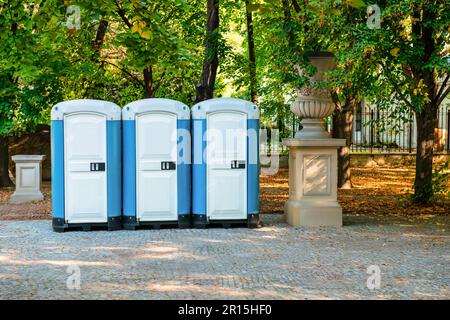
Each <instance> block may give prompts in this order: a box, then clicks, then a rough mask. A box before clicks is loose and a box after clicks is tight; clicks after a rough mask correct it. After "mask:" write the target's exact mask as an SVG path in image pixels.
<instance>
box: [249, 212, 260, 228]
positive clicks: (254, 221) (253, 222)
mask: <svg viewBox="0 0 450 320" xmlns="http://www.w3.org/2000/svg"><path fill="white" fill-rule="evenodd" d="M247 226H248V227H249V228H251V229H254V228H259V227H260V225H259V213H253V214H249V215H248V218H247Z"/></svg>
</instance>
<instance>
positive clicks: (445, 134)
mask: <svg viewBox="0 0 450 320" xmlns="http://www.w3.org/2000/svg"><path fill="white" fill-rule="evenodd" d="M287 120H288V121H286V122H287V123H286V126H285V128H284V131H282V132H279V135H277V136H276V138H275V139H273V138H274V137H275V136H274V129H269V128H263V129H264V133H262V136H261V149H260V150H261V153H262V154H271V153H283V152H286V151H287V150H286V147H285V146H284V145H283V144H282V143H281V140H282V138H283V137H293V136H294V135H295V132H296V131H297V130H299V126H300V121H299V120H298V118H297V117H293V118H292V119H287ZM325 123H326V124H327V130H328V131H329V132H330V133H331V131H332V130H333V127H332V123H333V121H332V118H331V117H330V118H329V119H327V120H326V121H325ZM449 128H450V109H445V108H440V109H439V112H438V127H437V128H436V129H435V134H434V152H435V153H437V154H439V153H444V154H445V153H446V154H448V153H450V130H449ZM416 131H417V127H416V123H415V120H414V114H413V113H409V114H406V115H405V114H404V115H401V116H397V117H393V115H392V114H391V113H390V112H389V111H383V110H377V109H373V110H367V109H366V110H364V109H363V108H362V107H360V108H359V110H356V112H355V114H354V121H353V132H352V138H351V152H353V153H414V152H416V146H417V143H416Z"/></svg>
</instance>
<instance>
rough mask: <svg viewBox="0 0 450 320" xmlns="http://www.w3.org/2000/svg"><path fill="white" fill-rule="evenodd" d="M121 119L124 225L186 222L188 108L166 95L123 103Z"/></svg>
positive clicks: (154, 225)
mask: <svg viewBox="0 0 450 320" xmlns="http://www.w3.org/2000/svg"><path fill="white" fill-rule="evenodd" d="M122 119H123V148H124V155H123V156H124V166H123V176H124V180H123V195H124V196H123V199H124V211H123V215H124V221H123V226H124V228H125V229H131V230H134V229H135V228H136V227H138V226H142V225H149V226H152V227H154V228H159V227H160V226H161V225H170V224H178V226H179V227H180V228H184V227H189V226H190V213H191V212H190V203H191V202H190V197H191V171H190V170H191V168H190V164H191V140H190V110H189V107H188V106H186V105H185V104H183V103H181V102H178V101H175V100H170V99H157V98H153V99H142V100H138V101H135V102H132V103H130V104H128V105H126V106H125V107H124V108H123V110H122Z"/></svg>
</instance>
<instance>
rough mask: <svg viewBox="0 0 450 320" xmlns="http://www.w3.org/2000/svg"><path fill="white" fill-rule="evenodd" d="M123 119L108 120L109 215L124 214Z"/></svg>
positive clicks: (107, 169) (107, 171)
mask: <svg viewBox="0 0 450 320" xmlns="http://www.w3.org/2000/svg"><path fill="white" fill-rule="evenodd" d="M121 125H122V121H120V120H111V121H106V164H107V165H106V175H107V211H108V217H120V216H121V215H122V133H121Z"/></svg>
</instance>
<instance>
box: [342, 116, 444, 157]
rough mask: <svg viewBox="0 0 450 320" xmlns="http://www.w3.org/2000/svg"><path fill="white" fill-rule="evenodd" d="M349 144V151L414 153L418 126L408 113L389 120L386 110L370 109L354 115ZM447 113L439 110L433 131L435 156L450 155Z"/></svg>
mask: <svg viewBox="0 0 450 320" xmlns="http://www.w3.org/2000/svg"><path fill="white" fill-rule="evenodd" d="M353 127H354V128H353V133H352V141H351V151H352V152H368V153H383V152H384V153H413V152H416V148H417V140H416V132H417V125H416V122H415V120H414V114H413V113H410V114H407V115H403V116H402V117H398V118H397V119H392V117H391V115H390V114H389V112H387V111H380V110H370V111H368V112H360V113H356V114H355V121H354V124H353ZM449 128H450V110H445V109H440V110H439V114H438V127H437V128H435V130H434V151H435V153H450V145H449V144H450V132H449Z"/></svg>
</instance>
